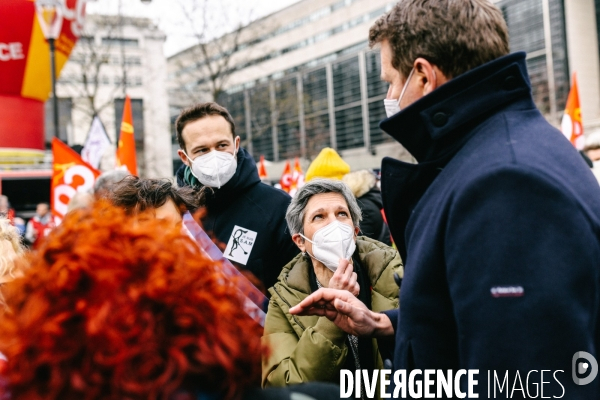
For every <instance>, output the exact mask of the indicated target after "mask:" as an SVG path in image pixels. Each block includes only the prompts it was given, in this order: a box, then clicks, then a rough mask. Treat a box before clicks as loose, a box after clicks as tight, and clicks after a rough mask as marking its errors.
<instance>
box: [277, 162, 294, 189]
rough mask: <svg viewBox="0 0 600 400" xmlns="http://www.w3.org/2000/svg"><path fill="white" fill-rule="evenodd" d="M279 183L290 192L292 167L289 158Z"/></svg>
mask: <svg viewBox="0 0 600 400" xmlns="http://www.w3.org/2000/svg"><path fill="white" fill-rule="evenodd" d="M279 184H280V185H281V190H283V191H285V192H287V193H289V192H290V189H291V187H292V167H291V166H290V161H289V160H287V161H286V162H285V169H284V170H283V175H281V179H280V180H279Z"/></svg>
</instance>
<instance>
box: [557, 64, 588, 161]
mask: <svg viewBox="0 0 600 400" xmlns="http://www.w3.org/2000/svg"><path fill="white" fill-rule="evenodd" d="M561 130H562V133H563V135H565V136H566V137H567V139H569V141H570V142H571V143H572V144H573V146H575V148H576V149H577V150H581V149H583V146H584V136H583V124H582V120H581V107H580V104H579V88H578V87H577V75H575V73H573V86H571V90H570V91H569V97H568V98H567V105H566V106H565V114H564V115H563V119H562V123H561Z"/></svg>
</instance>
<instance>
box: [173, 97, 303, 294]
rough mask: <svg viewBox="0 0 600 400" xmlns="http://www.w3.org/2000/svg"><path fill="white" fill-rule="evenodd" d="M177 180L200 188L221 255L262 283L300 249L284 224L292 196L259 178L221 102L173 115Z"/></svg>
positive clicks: (270, 281) (205, 218)
mask: <svg viewBox="0 0 600 400" xmlns="http://www.w3.org/2000/svg"><path fill="white" fill-rule="evenodd" d="M175 124H176V128H177V140H178V142H179V147H180V149H179V151H178V154H179V157H180V158H181V160H182V161H183V163H184V165H183V166H182V167H181V168H180V169H179V170H178V171H177V183H178V185H179V186H181V187H182V186H191V187H193V188H195V189H203V188H206V189H207V190H204V196H203V197H202V202H203V204H199V206H205V207H206V208H205V210H206V213H205V214H204V216H203V217H202V224H203V227H204V230H205V231H206V232H208V233H209V234H210V233H212V234H214V236H215V237H216V239H218V240H219V241H220V242H221V243H223V244H224V245H226V248H225V251H224V256H225V257H227V258H228V259H229V260H230V261H232V262H233V263H235V264H236V265H237V266H238V267H240V268H242V269H246V270H248V271H250V272H252V274H254V275H255V276H256V277H257V278H258V279H259V280H260V281H261V282H262V283H263V285H264V286H265V289H268V288H269V287H271V286H272V285H273V284H274V283H275V281H276V280H277V276H278V275H279V272H280V271H281V267H282V266H283V265H284V264H285V263H286V262H287V261H289V260H290V259H291V258H292V257H294V256H295V255H296V254H298V249H297V248H296V246H294V243H293V242H292V240H290V237H289V234H288V233H287V232H286V226H285V210H286V208H287V206H288V204H289V203H290V196H289V195H288V194H287V193H285V192H283V191H281V190H279V189H275V188H273V187H271V186H269V185H267V184H264V183H262V182H261V181H260V178H259V177H258V170H257V168H256V163H255V162H254V160H253V159H252V157H251V156H250V154H248V152H246V150H245V149H243V148H242V147H240V137H239V136H236V134H235V124H234V122H233V119H232V118H231V115H230V114H229V112H228V111H227V109H225V108H224V107H222V106H220V105H218V104H216V103H202V104H197V105H194V106H192V107H189V108H187V109H185V110H183V111H182V112H181V114H180V115H179V117H178V118H177V121H176V123H175Z"/></svg>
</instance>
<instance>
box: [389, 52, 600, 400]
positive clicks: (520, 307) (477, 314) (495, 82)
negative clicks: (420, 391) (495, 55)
mask: <svg viewBox="0 0 600 400" xmlns="http://www.w3.org/2000/svg"><path fill="white" fill-rule="evenodd" d="M381 128H382V129H383V130H385V131H386V132H387V133H389V134H390V135H392V136H393V137H394V138H395V139H396V140H397V141H399V142H400V143H401V144H403V145H404V146H405V147H406V148H407V150H408V151H410V152H411V153H412V154H413V156H415V158H416V159H417V160H418V162H419V163H418V164H406V163H403V162H400V161H397V160H394V159H390V158H386V159H384V161H383V165H382V193H383V201H384V208H385V212H386V215H387V218H388V221H389V226H390V229H391V232H392V235H393V237H394V240H395V242H396V243H397V244H398V247H399V250H400V253H401V255H402V258H403V260H404V261H405V275H404V279H403V281H402V285H401V286H402V289H401V293H400V294H401V296H400V311H399V312H397V311H392V312H388V313H387V314H388V315H389V316H390V318H391V319H392V323H393V324H395V327H396V328H395V330H396V343H395V352H394V368H395V369H408V370H412V369H442V370H446V369H452V370H454V371H456V370H458V369H461V368H463V369H479V370H480V372H479V375H478V381H479V384H478V386H477V387H478V390H479V392H480V396H479V398H487V397H488V394H487V373H488V372H487V371H488V370H491V371H493V370H495V371H497V373H498V376H499V377H500V381H502V380H503V379H504V372H505V371H506V370H508V371H509V375H508V386H509V388H510V389H511V390H512V388H513V386H514V385H515V381H516V375H515V374H516V371H517V370H519V371H520V378H521V380H522V385H523V389H524V390H525V389H526V388H525V386H526V377H527V373H528V372H529V371H531V370H537V372H532V374H530V375H529V391H530V395H531V396H533V395H534V394H535V391H534V389H535V386H533V383H532V382H534V383H537V384H538V385H539V384H540V382H541V378H540V375H541V374H540V372H541V370H551V371H552V372H545V374H544V376H543V381H544V382H548V383H545V384H544V393H543V395H544V397H546V396H552V395H555V396H557V397H559V396H561V393H562V392H563V391H564V392H565V394H564V396H563V397H562V398H565V399H600V389H599V387H600V384H599V383H600V376H599V377H597V378H596V379H595V380H594V382H592V383H591V384H589V385H587V386H577V385H575V384H574V382H573V379H572V376H571V373H572V365H571V363H572V358H573V355H574V354H575V353H576V352H578V351H586V352H588V353H590V354H592V355H593V356H595V357H596V359H599V360H600V357H599V355H600V354H599V346H600V330H599V307H600V241H599V237H600V235H599V234H600V187H599V186H598V182H597V181H596V179H595V178H594V176H593V175H592V173H591V171H590V169H589V168H588V166H587V165H586V164H585V163H584V161H583V159H582V158H581V156H580V155H579V154H578V152H577V151H576V150H575V148H574V147H573V146H572V145H571V144H570V143H569V141H568V140H566V138H565V137H564V136H563V135H562V134H561V133H560V132H559V131H558V130H557V129H555V128H553V127H552V126H551V125H550V124H548V122H547V121H546V120H545V119H544V117H543V116H542V115H541V114H540V112H539V111H538V110H537V109H536V107H535V105H534V103H533V101H532V98H531V89H530V86H529V80H528V74H527V70H526V64H525V54H524V53H516V54H511V55H509V56H506V57H503V58H500V59H497V60H495V61H493V62H490V63H488V64H485V65H483V66H481V67H478V68H476V69H474V70H471V71H469V72H467V73H465V74H463V75H460V76H459V77H456V78H455V79H452V80H450V81H449V82H448V83H446V84H444V85H442V86H440V87H439V88H438V89H436V90H435V91H433V92H432V93H430V94H429V95H427V96H425V97H423V98H422V99H420V100H419V101H417V102H415V103H413V104H412V105H411V106H409V107H407V108H406V109H404V110H403V111H401V112H400V113H398V114H396V115H395V116H393V117H391V118H389V119H387V120H384V121H382V123H381ZM556 370H562V371H563V372H556V373H555V371H556ZM554 373H555V376H554V375H553V374H554ZM492 377H493V375H492ZM555 378H556V379H555ZM557 380H558V381H559V382H560V384H558V383H557ZM463 387H464V386H463ZM538 389H539V386H538ZM496 390H498V389H496ZM506 390H507V388H505V390H504V391H503V392H502V393H503V394H502V395H500V394H498V393H497V396H499V397H498V398H507V396H506V393H507V392H506ZM492 394H493V392H492V393H491V394H490V396H491V395H492ZM525 394H526V393H525ZM491 397H493V396H491ZM522 397H523V392H522V391H521V390H520V387H519V384H518V382H516V391H515V392H514V393H513V397H512V398H522Z"/></svg>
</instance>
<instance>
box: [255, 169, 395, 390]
mask: <svg viewBox="0 0 600 400" xmlns="http://www.w3.org/2000/svg"><path fill="white" fill-rule="evenodd" d="M285 217H286V221H287V224H288V228H289V230H290V233H291V235H292V239H293V240H294V242H295V243H296V245H297V246H298V248H299V249H300V250H301V252H302V253H301V254H299V255H298V256H296V257H295V258H294V259H293V260H292V261H290V262H289V263H288V264H287V265H285V266H284V267H283V270H282V272H281V274H280V275H279V279H278V282H277V283H276V284H275V286H273V287H272V288H271V289H269V292H270V293H271V300H270V302H269V309H268V312H267V318H266V322H265V329H264V335H263V342H264V344H265V345H266V346H268V347H269V348H270V352H269V353H268V354H265V355H263V371H262V384H263V386H286V385H292V384H297V383H303V382H312V381H324V382H334V383H339V376H340V369H351V370H354V369H367V370H373V369H376V368H383V362H382V357H381V356H380V354H379V349H378V347H377V342H376V341H375V340H371V339H363V338H357V337H355V336H350V335H348V334H346V333H344V332H343V331H342V330H341V329H339V328H338V327H336V326H335V324H334V323H333V322H331V321H329V320H328V319H327V318H326V317H319V316H307V317H304V316H294V315H291V314H290V313H289V309H290V308H291V307H293V306H295V305H296V304H298V303H300V302H301V301H302V300H303V299H304V298H306V297H307V296H308V295H310V294H311V293H312V292H315V291H317V290H318V289H319V288H321V287H330V288H336V289H342V290H348V291H350V292H352V293H353V294H354V295H356V296H357V297H358V298H359V299H360V300H361V301H363V302H364V303H365V305H366V306H367V307H369V309H372V310H373V311H383V310H389V309H392V308H397V307H398V305H399V304H398V286H397V285H396V283H395V280H394V274H395V273H397V274H398V275H399V276H402V261H401V260H400V256H399V255H398V252H397V251H396V250H394V249H393V248H391V247H389V246H386V245H385V244H383V243H380V242H377V241H375V240H372V239H369V238H367V237H363V236H358V237H357V234H358V232H359V222H360V220H361V213H360V208H359V207H358V204H357V203H356V199H355V198H354V195H353V194H352V192H351V191H350V189H349V188H348V187H347V186H346V185H345V184H344V183H343V182H340V181H335V180H330V179H315V180H312V181H310V182H308V183H307V184H306V185H304V186H303V187H302V188H300V189H299V190H298V192H297V194H296V196H295V197H294V198H293V199H292V202H291V203H290V205H289V207H288V209H287V213H286V216H285ZM363 394H364V393H363Z"/></svg>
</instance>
